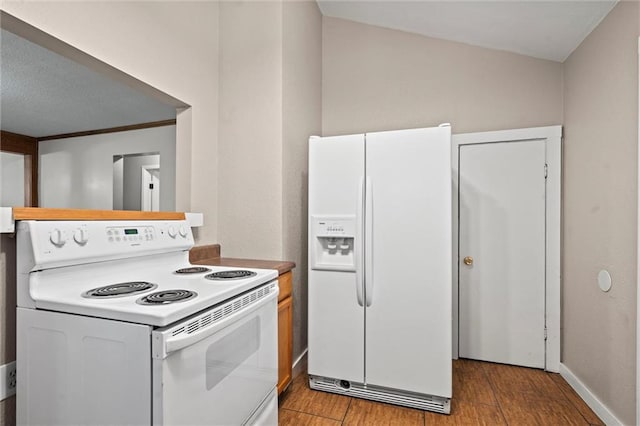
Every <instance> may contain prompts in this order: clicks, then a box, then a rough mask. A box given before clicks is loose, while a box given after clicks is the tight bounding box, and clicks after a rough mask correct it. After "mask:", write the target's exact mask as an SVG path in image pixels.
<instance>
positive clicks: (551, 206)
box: [451, 126, 562, 372]
mask: <svg viewBox="0 0 640 426" xmlns="http://www.w3.org/2000/svg"><path fill="white" fill-rule="evenodd" d="M534 139H546V141H547V144H546V146H547V148H546V162H547V165H548V177H547V205H546V223H547V226H546V228H547V230H546V262H545V264H546V271H545V272H546V274H545V275H546V291H545V294H546V296H545V297H546V299H545V310H546V313H545V320H546V321H545V322H546V325H547V343H546V359H545V370H547V371H553V372H558V369H559V368H560V209H561V182H562V149H561V145H562V126H548V127H533V128H528V129H514V130H500V131H495V132H481V133H464V134H458V135H453V137H452V144H451V167H452V179H453V265H452V268H453V301H454V303H453V358H454V359H457V358H458V326H459V322H458V315H459V312H458V303H457V301H458V267H457V266H458V263H459V259H458V214H459V212H458V193H457V191H458V161H459V157H458V150H459V146H460V145H466V144H477V143H495V142H517V141H522V140H534Z"/></svg>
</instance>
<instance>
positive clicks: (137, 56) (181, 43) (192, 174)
mask: <svg viewBox="0 0 640 426" xmlns="http://www.w3.org/2000/svg"><path fill="white" fill-rule="evenodd" d="M2 10H4V11H6V12H8V13H9V14H11V15H13V16H15V17H17V18H19V19H21V20H23V21H26V22H27V23H29V24H31V25H33V26H35V27H37V28H39V29H41V30H43V31H45V32H47V33H49V34H51V35H53V36H55V37H57V38H59V39H61V40H62V41H64V42H66V43H69V44H70V45H72V46H74V47H76V48H78V49H80V50H82V51H83V52H85V53H87V54H89V55H92V56H94V57H96V58H98V59H100V60H102V61H104V62H106V63H108V64H109V65H112V66H114V67H116V68H118V69H119V70H121V71H124V72H125V73H128V74H130V75H132V76H133V77H136V78H138V79H139V80H142V81H143V82H145V83H147V84H149V85H151V86H153V87H155V88H157V89H159V90H161V91H163V92H165V93H167V94H169V95H171V96H173V97H175V98H178V99H180V100H181V101H183V102H185V103H187V104H188V105H190V106H191V107H192V108H191V109H190V111H189V113H187V114H184V115H181V116H179V117H178V125H179V126H180V125H181V124H182V122H183V121H186V122H187V124H188V125H190V129H182V130H180V129H178V131H179V133H178V138H179V139H178V145H177V149H176V157H177V161H176V172H177V177H176V178H177V182H178V183H179V184H180V186H179V188H178V189H177V194H176V203H177V205H176V208H177V209H179V210H187V211H199V212H203V213H204V214H205V218H206V219H205V226H204V227H202V228H200V229H199V230H198V239H199V240H201V241H205V242H213V241H216V240H217V223H216V221H217V199H218V194H217V192H216V191H217V187H218V184H217V173H216V169H215V161H214V162H213V166H212V162H211V159H212V158H213V159H215V157H216V152H217V137H218V134H217V127H218V126H217V119H218V92H217V91H218V4H217V2H200V1H166V2H148V1H139V2H136V1H127V2H113V1H95V2H70V1H55V0H54V1H30V2H22V1H15V0H3V2H2ZM79 16H81V17H82V19H78V17H79ZM189 123H190V124H189ZM189 130H190V132H189ZM189 133H190V136H191V140H189V139H184V138H181V136H184V135H186V136H189Z"/></svg>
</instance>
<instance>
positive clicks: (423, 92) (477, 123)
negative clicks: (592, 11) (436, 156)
mask: <svg viewBox="0 0 640 426" xmlns="http://www.w3.org/2000/svg"><path fill="white" fill-rule="evenodd" d="M322 70H323V75H322V131H323V134H324V135H325V136H329V135H336V134H345V133H357V132H364V131H377V130H390V129H400V128H411V127H424V126H431V125H438V124H440V123H443V122H450V123H451V124H452V129H453V132H454V133H464V132H474V131H484V130H500V129H509V128H516V127H532V126H546V125H553V124H560V123H561V122H562V86H561V84H562V74H561V72H562V71H561V70H562V65H561V64H559V63H557V62H551V61H545V60H540V59H534V58H530V57H527V56H522V55H517V54H514V53H507V52H501V51H497V50H491V49H484V48H479V47H473V46H469V45H465V44H461V43H454V42H448V41H443V40H438V39H433V38H428V37H422V36H419V35H414V34H409V33H404V32H401V31H396V30H389V29H384V28H379V27H374V26H370V25H365V24H359V23H355V22H351V21H345V20H341V19H336V18H327V17H324V18H323V56H322Z"/></svg>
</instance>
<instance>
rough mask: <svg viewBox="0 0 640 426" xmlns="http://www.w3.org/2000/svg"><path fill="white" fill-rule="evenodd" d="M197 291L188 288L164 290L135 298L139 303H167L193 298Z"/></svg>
mask: <svg viewBox="0 0 640 426" xmlns="http://www.w3.org/2000/svg"><path fill="white" fill-rule="evenodd" d="M197 295H198V293H196V292H195V291H189V290H164V291H157V292H155V293H151V294H148V295H146V296H142V297H141V298H140V299H138V300H136V303H138V304H139V305H168V304H170V303H178V302H184V301H186V300H190V299H193V298H194V297H196V296H197Z"/></svg>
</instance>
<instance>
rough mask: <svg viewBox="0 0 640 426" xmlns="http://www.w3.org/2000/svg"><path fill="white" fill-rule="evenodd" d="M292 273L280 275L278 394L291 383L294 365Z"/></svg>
mask: <svg viewBox="0 0 640 426" xmlns="http://www.w3.org/2000/svg"><path fill="white" fill-rule="evenodd" d="M291 280H292V273H291V271H289V272H285V273H284V274H282V275H280V276H279V277H278V286H279V287H280V294H279V295H278V395H279V394H280V393H282V391H283V390H284V389H285V388H286V387H287V386H288V385H289V383H291V367H292V365H293V303H292V302H293V297H291V294H292V293H291V290H292V289H291V287H292V282H291Z"/></svg>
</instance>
